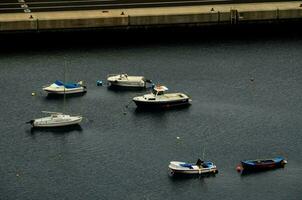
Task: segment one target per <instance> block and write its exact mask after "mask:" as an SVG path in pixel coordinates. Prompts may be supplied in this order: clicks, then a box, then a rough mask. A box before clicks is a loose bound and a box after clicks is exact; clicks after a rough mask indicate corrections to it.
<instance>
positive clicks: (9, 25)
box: [0, 20, 37, 31]
mask: <svg viewBox="0 0 302 200" xmlns="http://www.w3.org/2000/svg"><path fill="white" fill-rule="evenodd" d="M12 30H15V31H20V30H32V31H35V30H37V21H36V20H24V21H4V22H0V31H12Z"/></svg>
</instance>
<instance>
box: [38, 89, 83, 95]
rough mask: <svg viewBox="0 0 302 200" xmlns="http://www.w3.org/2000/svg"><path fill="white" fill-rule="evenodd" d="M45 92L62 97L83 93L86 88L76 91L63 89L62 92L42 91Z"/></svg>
mask: <svg viewBox="0 0 302 200" xmlns="http://www.w3.org/2000/svg"><path fill="white" fill-rule="evenodd" d="M43 90H44V91H45V92H47V93H48V94H59V95H63V94H64V93H65V94H79V93H85V92H87V91H86V88H84V87H82V88H77V89H65V91H64V90H51V89H45V88H44V89H43Z"/></svg>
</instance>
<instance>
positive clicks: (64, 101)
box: [63, 56, 66, 113]
mask: <svg viewBox="0 0 302 200" xmlns="http://www.w3.org/2000/svg"><path fill="white" fill-rule="evenodd" d="M65 82H66V58H65V56H64V100H63V113H65V104H66V92H65V84H66V83H65Z"/></svg>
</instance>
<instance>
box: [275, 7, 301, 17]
mask: <svg viewBox="0 0 302 200" xmlns="http://www.w3.org/2000/svg"><path fill="white" fill-rule="evenodd" d="M301 18H302V8H301V9H286V10H279V19H301Z"/></svg>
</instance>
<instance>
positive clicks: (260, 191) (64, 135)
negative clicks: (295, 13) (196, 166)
mask: <svg viewBox="0 0 302 200" xmlns="http://www.w3.org/2000/svg"><path fill="white" fill-rule="evenodd" d="M255 28H257V27H255ZM258 28H259V27H258ZM262 28H263V27H260V28H259V29H262ZM249 31H251V30H249ZM249 31H241V32H240V31H239V32H238V31H230V32H229V33H228V34H225V32H224V31H222V30H216V31H214V34H212V32H210V33H204V32H203V31H200V30H199V31H198V30H197V31H196V30H192V31H179V30H178V31H177V30H176V31H175V32H173V31H170V32H168V33H159V32H155V33H152V32H151V33H146V32H144V31H142V32H138V33H135V34H134V36H132V37H130V36H129V34H126V35H125V34H124V33H123V32H121V33H119V32H117V33H115V34H113V35H110V34H108V33H107V34H105V35H102V33H100V32H96V33H93V36H91V37H90V33H89V32H88V33H83V35H82V33H75V34H74V35H73V34H71V33H68V34H66V33H62V35H63V36H62V37H63V38H61V39H60V40H58V41H54V42H50V40H52V39H53V38H51V37H53V35H52V34H49V35H46V34H45V35H43V34H42V35H43V36H37V37H38V38H35V37H33V36H24V37H23V36H20V35H14V36H10V37H7V36H5V37H4V38H1V39H0V40H1V42H2V43H4V45H3V46H2V48H1V54H0V64H1V66H0V84H1V86H0V87H1V98H0V103H1V112H0V116H1V117H0V118H1V122H0V134H1V139H0V159H1V162H0V175H1V178H0V195H1V196H0V199H1V200H2V199H3V200H17V199H20V200H27V199H28V200H36V199H44V200H50V199H68V200H69V199H70V200H75V199H173V200H177V199H274V200H277V199H301V197H302V189H301V180H302V168H301V163H302V157H301V152H302V146H301V142H302V136H301V130H302V123H301V121H302V104H301V100H302V80H301V77H302V56H301V55H302V37H301V31H300V32H299V31H298V30H295V28H292V27H291V29H288V30H286V27H285V28H284V27H281V28H276V27H274V30H270V29H269V28H266V29H265V30H263V31H260V30H259V31H255V30H253V31H251V33H250V32H249ZM163 32H164V31H163ZM91 34H92V33H91ZM161 34H163V35H161ZM169 34H172V35H173V37H170V36H169ZM174 34H175V35H176V34H178V36H175V35H174ZM71 35H72V36H73V37H72V38H70V37H69V36H71ZM56 36H58V35H56ZM109 36H112V37H109ZM159 36H162V38H161V39H160V40H158V38H159ZM84 37H86V38H84ZM138 37H141V39H138ZM64 60H66V63H67V64H66V65H67V70H66V77H67V80H70V81H78V80H85V82H86V84H87V86H88V92H87V94H86V95H84V96H80V97H72V98H71V97H70V98H67V100H66V102H67V103H66V107H65V110H66V112H68V113H73V114H78V113H79V114H82V115H83V116H84V117H85V120H84V121H83V123H81V127H77V128H75V129H63V130H45V131H43V130H35V131H31V129H30V126H29V125H28V124H25V122H26V121H28V120H30V119H32V118H38V117H42V116H43V114H42V113H41V111H43V110H48V111H63V109H64V108H63V99H62V98H59V99H58V98H47V97H46V95H45V93H43V92H42V90H41V87H42V86H44V85H46V84H48V83H51V82H53V81H55V80H56V79H63V78H64V75H63V74H64ZM120 72H127V73H128V74H132V75H140V74H141V75H144V76H146V77H147V78H150V79H152V80H153V81H154V82H155V83H161V84H164V85H166V86H167V87H169V89H170V91H171V92H172V91H175V92H176V91H179V92H184V93H186V94H188V95H190V96H191V97H192V100H193V101H192V105H191V106H190V107H189V108H185V109H179V110H168V111H164V112H150V111H149V112H143V111H137V110H136V106H135V105H134V103H131V99H132V98H133V97H134V96H137V95H139V94H144V93H147V92H149V91H112V90H108V89H107V87H106V86H102V87H98V86H96V81H97V80H103V81H105V80H106V76H107V74H111V73H120ZM32 92H36V96H31V93H32ZM126 105H129V106H128V107H126ZM177 137H179V139H177ZM203 149H205V159H206V160H211V161H213V162H214V163H215V164H216V165H217V167H218V169H219V173H218V174H217V175H216V176H209V177H201V178H190V179H185V178H182V179H179V178H178V179H175V178H171V177H170V176H169V175H168V164H169V162H170V161H172V160H180V161H191V162H195V161H196V160H197V158H199V157H202V153H203ZM275 156H284V157H285V158H286V159H287V160H288V164H287V165H286V167H285V168H284V169H277V170H272V171H267V172H262V173H257V174H250V175H245V176H240V174H238V173H237V172H236V170H235V168H236V165H237V164H238V163H239V161H240V160H243V159H255V158H270V157H275Z"/></svg>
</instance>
